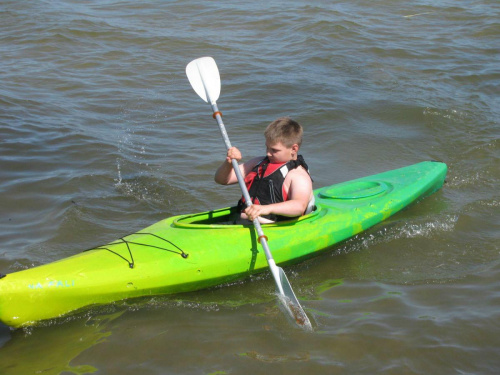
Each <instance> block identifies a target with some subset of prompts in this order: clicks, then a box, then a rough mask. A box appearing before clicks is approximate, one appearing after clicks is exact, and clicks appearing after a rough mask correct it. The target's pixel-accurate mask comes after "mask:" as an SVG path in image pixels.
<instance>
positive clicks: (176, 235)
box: [0, 162, 447, 327]
mask: <svg viewBox="0 0 500 375" xmlns="http://www.w3.org/2000/svg"><path fill="white" fill-rule="evenodd" d="M446 171H447V167H446V165H445V164H444V163H439V162H423V163H418V164H415V165H412V166H409V167H405V168H400V169H397V170H393V171H388V172H385V173H381V174H378V175H374V176H369V177H364V178H361V179H357V180H353V181H349V182H344V183H341V184H337V185H332V186H327V187H324V188H320V189H317V190H315V191H314V194H315V198H316V209H315V210H314V211H313V212H312V213H310V214H308V215H305V216H302V217H300V218H296V219H292V220H288V221H283V222H279V223H274V224H266V225H263V228H264V231H265V233H266V235H267V236H268V238H269V246H270V248H271V251H272V253H273V257H274V259H275V261H276V263H277V264H280V265H286V264H293V263H297V262H300V261H301V260H303V259H305V258H309V257H312V256H315V255H317V254H318V253H320V252H322V251H325V250H327V249H329V248H330V247H331V246H333V245H335V244H336V243H339V242H341V241H343V240H346V239H348V238H350V237H352V236H354V235H356V234H358V233H360V232H362V231H364V230H366V229H368V228H370V227H371V226H373V225H375V224H377V223H379V222H381V221H383V220H384V219H386V218H388V217H389V216H391V215H393V214H394V213H396V212H398V211H400V210H401V209H402V208H404V207H406V206H408V205H409V204H411V203H412V202H415V201H416V200H418V199H421V198H423V197H425V196H427V195H429V194H432V193H433V192H435V191H436V190H438V189H439V188H441V186H442V185H443V182H444V178H445V176H446ZM234 214H235V208H234V207H232V208H231V207H230V208H222V209H218V210H213V211H208V212H202V213H196V214H190V215H180V216H174V217H171V218H167V219H164V220H162V221H160V222H158V223H155V224H153V225H151V226H149V227H147V228H145V229H143V230H141V231H140V232H137V233H134V234H131V235H128V236H126V237H123V238H121V239H119V240H117V241H114V242H111V243H109V244H107V245H104V246H100V247H97V248H95V249H91V250H88V251H84V252H82V253H79V254H76V255H74V256H71V257H69V258H65V259H62V260H59V261H56V262H52V263H49V264H46V265H42V266H39V267H34V268H31V269H27V270H23V271H19V272H15V273H11V274H8V275H7V276H6V277H4V278H2V279H0V321H3V322H4V323H5V324H7V325H9V326H12V327H20V326H24V325H31V324H34V323H36V322H37V321H40V320H44V319H51V318H55V317H59V316H61V315H64V314H67V313H69V312H71V311H74V310H77V309H80V308H82V307H85V306H88V305H94V304H107V303H111V302H114V301H118V300H122V299H126V298H132V297H139V296H148V295H158V294H173V293H181V292H188V291H193V290H198V289H203V288H207V287H210V286H214V285H218V284H222V283H226V282H231V281H234V280H237V279H242V278H245V277H248V276H249V275H251V274H254V273H258V272H262V271H265V270H267V269H268V266H267V261H266V258H265V255H264V252H263V251H262V249H261V247H260V245H259V244H258V241H257V234H256V232H255V230H254V228H253V226H252V225H251V224H250V225H241V224H238V225H227V224H223V223H224V222H228V221H230V220H231V217H233V216H234Z"/></svg>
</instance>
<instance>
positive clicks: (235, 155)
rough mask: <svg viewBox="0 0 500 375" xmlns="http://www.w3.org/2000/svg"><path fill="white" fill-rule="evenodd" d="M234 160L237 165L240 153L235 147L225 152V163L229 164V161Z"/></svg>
mask: <svg viewBox="0 0 500 375" xmlns="http://www.w3.org/2000/svg"><path fill="white" fill-rule="evenodd" d="M232 159H236V161H237V162H238V163H239V162H240V160H241V152H240V150H238V149H237V148H236V147H231V148H230V149H229V150H227V157H226V161H227V162H228V163H229V164H231V160H232Z"/></svg>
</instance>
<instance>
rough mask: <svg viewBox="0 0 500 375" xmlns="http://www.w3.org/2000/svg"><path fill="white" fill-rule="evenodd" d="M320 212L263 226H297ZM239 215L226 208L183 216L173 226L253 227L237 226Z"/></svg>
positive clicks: (317, 210) (316, 211) (318, 209)
mask: <svg viewBox="0 0 500 375" xmlns="http://www.w3.org/2000/svg"><path fill="white" fill-rule="evenodd" d="M319 211H320V208H317V207H315V210H314V211H313V212H311V213H310V214H307V215H304V216H300V217H298V218H293V219H290V220H286V221H280V222H279V223H272V224H263V225H264V226H285V225H290V224H295V223H296V222H298V221H302V220H305V219H309V218H311V217H313V216H316V215H317V214H318V213H319ZM238 215H239V212H238V209H237V207H226V208H220V209H218V210H213V211H206V212H201V213H196V214H190V215H181V216H178V217H177V218H175V220H174V221H173V223H172V224H173V226H174V227H178V228H191V229H194V228H200V229H201V228H220V229H224V228H226V229H231V228H234V227H248V226H252V224H251V223H249V224H240V223H238V224H235V222H236V221H235V220H236V219H237V217H238Z"/></svg>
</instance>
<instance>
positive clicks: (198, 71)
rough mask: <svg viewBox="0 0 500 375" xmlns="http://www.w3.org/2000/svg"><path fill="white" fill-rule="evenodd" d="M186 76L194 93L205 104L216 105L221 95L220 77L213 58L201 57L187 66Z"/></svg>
mask: <svg viewBox="0 0 500 375" xmlns="http://www.w3.org/2000/svg"><path fill="white" fill-rule="evenodd" d="M186 75H187V77H188V79H189V83H191V86H192V87H193V89H194V91H196V93H197V94H198V95H199V96H200V98H202V99H203V100H204V101H205V102H207V103H209V102H210V104H215V102H216V101H217V99H219V95H220V75H219V69H218V68H217V64H216V63H215V60H214V59H213V58H212V57H200V58H199V59H196V60H193V61H191V62H190V63H189V64H187V66H186Z"/></svg>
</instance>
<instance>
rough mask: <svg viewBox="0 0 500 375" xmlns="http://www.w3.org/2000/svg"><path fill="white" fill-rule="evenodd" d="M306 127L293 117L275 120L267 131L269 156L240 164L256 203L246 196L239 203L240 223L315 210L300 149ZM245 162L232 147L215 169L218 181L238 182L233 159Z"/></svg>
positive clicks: (309, 180) (289, 217)
mask: <svg viewBox="0 0 500 375" xmlns="http://www.w3.org/2000/svg"><path fill="white" fill-rule="evenodd" d="M302 134H303V129H302V126H301V125H300V124H299V123H298V122H296V121H294V120H292V119H291V118H289V117H280V118H278V119H276V120H275V121H273V122H271V123H270V124H269V125H268V126H267V128H266V130H265V132H264V136H265V139H266V156H260V157H257V158H253V159H251V160H249V161H247V162H246V163H243V164H240V165H239V168H240V170H241V173H242V175H243V178H244V179H245V184H246V186H247V189H248V192H249V194H250V198H251V199H252V205H251V206H250V207H247V204H246V202H245V199H244V198H243V197H242V198H241V199H240V201H239V202H238V212H239V217H238V218H237V221H236V223H243V224H249V221H253V220H254V219H255V218H257V217H258V218H259V221H260V222H261V223H262V224H266V223H274V222H277V221H280V220H289V219H291V218H294V217H298V216H302V215H304V214H307V213H309V212H311V211H312V210H313V209H314V195H313V191H312V179H311V176H310V175H309V170H308V166H307V164H306V162H305V161H304V158H303V157H302V155H299V154H298V152H299V149H300V146H301V144H302ZM232 159H236V160H237V161H238V162H240V161H241V159H242V156H241V152H240V150H238V149H237V148H236V147H231V148H230V149H229V150H228V151H227V156H226V159H225V160H224V162H223V163H222V164H221V166H220V167H219V168H218V169H217V171H216V172H215V178H214V179H215V182H217V183H218V184H221V185H232V184H236V183H237V182H238V179H237V177H236V173H235V172H234V169H233V166H232V164H231V160H232Z"/></svg>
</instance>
